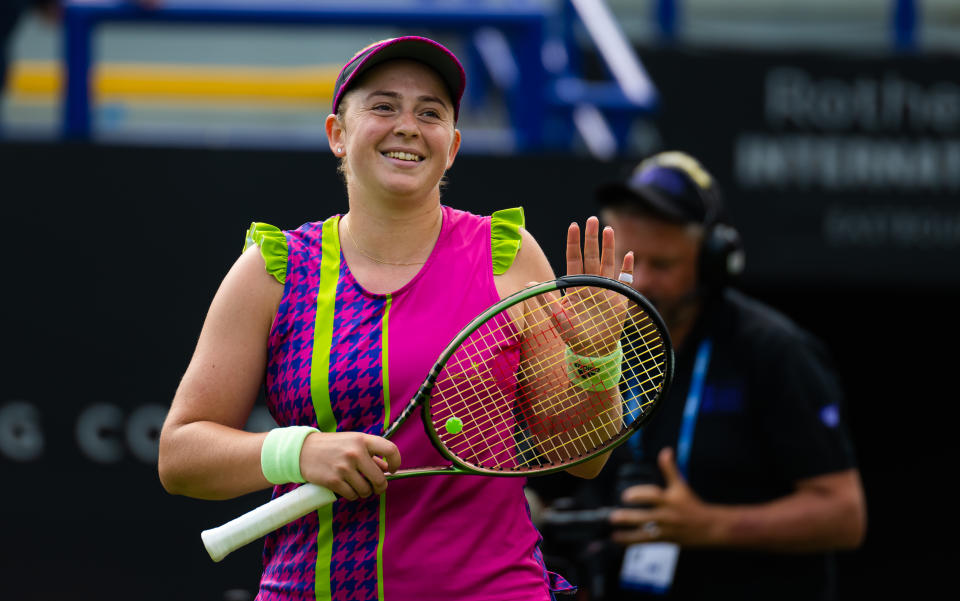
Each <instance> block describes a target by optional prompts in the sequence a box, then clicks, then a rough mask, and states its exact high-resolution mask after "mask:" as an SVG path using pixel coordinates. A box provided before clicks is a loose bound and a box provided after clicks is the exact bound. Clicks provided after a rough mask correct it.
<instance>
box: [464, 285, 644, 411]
mask: <svg viewBox="0 0 960 601" xmlns="http://www.w3.org/2000/svg"><path fill="white" fill-rule="evenodd" d="M581 302H582V301H581ZM617 317H619V316H617ZM528 323H529V320H528ZM534 325H542V323H538V322H534ZM501 328H502V326H501ZM528 329H531V328H528ZM594 329H596V326H594ZM647 329H653V327H652V324H651V323H649V322H648V324H647ZM541 333H542V332H541ZM489 334H490V333H489V332H488V335H489ZM649 346H650V345H647V347H648V349H649ZM561 348H562V347H561ZM544 358H545V357H543V356H541V357H540V358H539V359H538V360H537V362H536V364H532V363H531V365H533V367H534V368H535V369H534V371H544V370H543V369H542V364H543V363H544ZM548 358H549V357H548ZM556 358H557V357H553V359H554V360H555V359H556ZM626 359H627V361H631V357H630V356H629V354H628V356H627V357H626ZM647 361H650V359H638V360H636V361H635V363H638V364H641V365H642V364H644V363H646V362H647ZM473 363H476V362H473ZM655 365H656V364H655ZM527 371H529V368H528V369H527V370H521V372H520V373H519V377H520V379H521V380H523V379H524V377H529V374H528V373H525V372H527ZM477 379H482V378H477ZM488 379H497V377H496V376H493V377H492V378H488ZM556 388H557V390H558V391H560V392H562V391H563V387H562V386H557V387H556ZM472 392H473V393H476V390H473V391H472ZM556 397H557V398H559V397H560V395H556ZM552 400H553V398H552V397H550V396H547V397H546V398H545V399H544V400H543V401H541V403H540V406H542V407H543V408H544V409H550V408H551V407H552V406H553V405H554V403H551V401H552Z"/></svg>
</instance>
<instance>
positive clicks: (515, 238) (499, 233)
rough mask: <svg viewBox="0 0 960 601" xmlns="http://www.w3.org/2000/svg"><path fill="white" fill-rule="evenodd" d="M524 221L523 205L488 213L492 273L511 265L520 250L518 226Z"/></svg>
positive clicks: (503, 270)
mask: <svg viewBox="0 0 960 601" xmlns="http://www.w3.org/2000/svg"><path fill="white" fill-rule="evenodd" d="M524 223H525V222H524V219H523V207H515V208H512V209H503V210H501V211H496V212H494V213H493V214H492V215H490V244H491V246H492V249H491V250H492V251H493V274H494V275H500V274H502V273H504V272H505V271H506V270H507V269H509V268H510V266H511V265H513V260H514V259H515V258H516V257H517V251H519V250H520V228H521V227H523V225H524Z"/></svg>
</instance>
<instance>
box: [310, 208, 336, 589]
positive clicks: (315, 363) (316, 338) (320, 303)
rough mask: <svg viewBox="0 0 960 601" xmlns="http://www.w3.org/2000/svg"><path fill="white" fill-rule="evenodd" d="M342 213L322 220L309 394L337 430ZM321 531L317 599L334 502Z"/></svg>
mask: <svg viewBox="0 0 960 601" xmlns="http://www.w3.org/2000/svg"><path fill="white" fill-rule="evenodd" d="M339 222H340V218H339V217H331V218H330V219H327V220H326V221H324V222H323V230H322V233H321V235H322V237H323V238H322V248H321V252H322V256H321V259H320V289H319V290H318V291H317V317H316V321H315V322H314V330H313V359H312V364H311V366H310V396H311V397H312V398H313V410H314V411H315V412H316V415H317V424H318V425H319V426H320V430H321V431H323V432H336V430H337V420H336V417H335V416H334V415H333V408H332V407H331V406H330V388H329V385H330V347H331V346H332V345H333V311H334V308H335V307H336V296H337V283H338V281H339V279H340V236H339V234H338V232H337V226H338V224H339ZM317 519H318V520H319V523H320V531H319V533H318V535H317V565H316V569H315V571H314V573H315V574H316V578H315V580H314V593H315V595H316V598H317V599H318V600H327V599H330V598H331V593H330V561H331V559H332V557H333V506H332V505H327V506H326V507H322V508H320V509H319V510H318V511H317Z"/></svg>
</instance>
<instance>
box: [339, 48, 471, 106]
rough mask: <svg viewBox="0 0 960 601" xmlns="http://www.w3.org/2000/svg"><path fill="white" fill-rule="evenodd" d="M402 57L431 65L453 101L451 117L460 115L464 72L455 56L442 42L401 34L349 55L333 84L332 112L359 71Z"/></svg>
mask: <svg viewBox="0 0 960 601" xmlns="http://www.w3.org/2000/svg"><path fill="white" fill-rule="evenodd" d="M398 58H406V59H410V60H415V61H419V62H421V63H423V64H425V65H427V66H428V67H432V68H433V70H434V71H436V72H437V73H438V74H439V75H440V79H442V80H443V82H444V83H445V84H446V86H447V89H448V91H449V92H450V99H451V100H452V101H453V120H454V121H456V120H457V118H458V117H459V116H460V99H461V98H462V97H463V90H464V89H465V88H466V87H467V74H466V72H464V70H463V65H461V64H460V61H459V60H458V59H457V57H456V56H455V55H454V54H453V52H450V50H448V49H447V48H446V47H445V46H443V45H442V44H440V43H438V42H435V41H433V40H431V39H430V38H424V37H419V36H412V35H410V36H402V37H398V38H390V39H388V40H382V41H379V42H375V43H373V44H370V45H369V46H367V47H366V48H364V49H363V50H361V51H360V52H357V53H356V54H355V55H353V58H351V59H350V60H349V61H347V64H345V65H344V66H343V68H342V69H340V74H339V75H337V81H336V83H335V84H334V86H333V106H332V112H334V113H336V112H337V108H339V106H340V101H341V100H342V99H343V95H344V94H346V93H347V91H348V90H349V89H350V87H351V86H352V85H353V84H354V83H355V82H356V81H357V78H358V77H360V76H361V75H362V74H363V73H365V72H366V71H367V70H369V69H370V68H371V67H374V66H376V65H379V64H380V63H382V62H385V61H389V60H393V59H398Z"/></svg>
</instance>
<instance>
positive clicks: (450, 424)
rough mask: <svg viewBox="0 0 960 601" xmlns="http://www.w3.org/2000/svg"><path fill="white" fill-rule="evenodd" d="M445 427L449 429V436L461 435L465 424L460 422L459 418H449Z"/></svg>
mask: <svg viewBox="0 0 960 601" xmlns="http://www.w3.org/2000/svg"><path fill="white" fill-rule="evenodd" d="M443 427H444V428H446V429H447V433H448V434H459V433H460V431H461V430H463V422H462V421H460V418H459V417H450V418H447V421H446V423H445V424H443Z"/></svg>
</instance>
